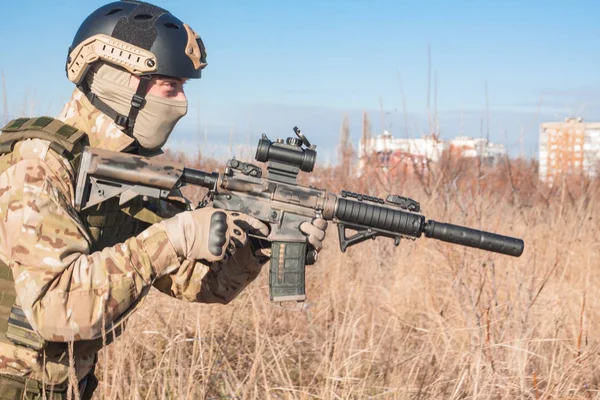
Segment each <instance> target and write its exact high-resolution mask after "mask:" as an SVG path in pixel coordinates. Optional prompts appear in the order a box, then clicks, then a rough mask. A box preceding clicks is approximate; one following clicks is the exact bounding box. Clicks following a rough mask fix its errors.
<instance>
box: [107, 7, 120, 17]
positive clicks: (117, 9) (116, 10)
mask: <svg viewBox="0 0 600 400" xmlns="http://www.w3.org/2000/svg"><path fill="white" fill-rule="evenodd" d="M119 11H123V9H122V8H115V9H112V10H110V11H109V12H107V13H106V16H107V17H108V16H109V15H113V14H116V13H118V12H119Z"/></svg>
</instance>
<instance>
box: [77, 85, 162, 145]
mask: <svg viewBox="0 0 600 400" xmlns="http://www.w3.org/2000/svg"><path fill="white" fill-rule="evenodd" d="M139 78H140V82H139V84H138V87H137V90H136V91H135V94H134V95H133V97H132V98H131V108H130V109H129V115H127V116H125V115H123V114H119V113H118V112H116V111H115V110H114V109H113V108H112V107H110V106H109V105H108V104H106V103H105V102H103V101H102V100H100V99H99V98H98V96H96V94H94V93H93V92H92V90H91V89H90V86H89V85H88V83H87V81H86V80H85V79H84V80H83V81H82V82H81V83H80V84H79V85H78V86H77V88H78V89H79V90H81V92H82V93H83V94H84V95H85V97H86V98H87V99H88V100H89V102H90V103H92V105H93V106H94V107H96V108H97V109H98V110H100V111H101V112H102V113H103V114H106V115H107V116H108V117H109V118H111V119H112V120H113V121H114V122H115V124H117V125H119V126H122V127H123V128H125V133H127V134H128V135H129V136H131V137H133V128H134V126H135V120H136V118H137V116H138V114H139V113H140V110H141V109H142V108H144V104H146V93H147V91H148V86H149V85H150V80H151V79H152V75H141V76H140V77H139Z"/></svg>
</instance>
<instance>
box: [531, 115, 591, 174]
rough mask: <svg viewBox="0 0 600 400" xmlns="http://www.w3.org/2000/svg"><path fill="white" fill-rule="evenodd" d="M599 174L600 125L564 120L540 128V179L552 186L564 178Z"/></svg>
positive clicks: (545, 124)
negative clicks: (566, 176)
mask: <svg viewBox="0 0 600 400" xmlns="http://www.w3.org/2000/svg"><path fill="white" fill-rule="evenodd" d="M599 173H600V122H585V121H584V120H583V119H582V118H567V119H565V121H564V122H544V123H542V124H541V125H540V151H539V178H540V180H541V181H543V182H547V183H549V184H552V183H553V182H556V181H557V180H558V179H561V178H562V177H564V176H565V175H580V176H588V177H595V176H598V175H599Z"/></svg>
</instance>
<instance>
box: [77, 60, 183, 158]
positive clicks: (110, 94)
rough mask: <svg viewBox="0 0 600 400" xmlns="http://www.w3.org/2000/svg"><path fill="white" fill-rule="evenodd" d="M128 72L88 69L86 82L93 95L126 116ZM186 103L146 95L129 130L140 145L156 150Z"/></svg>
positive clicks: (129, 92) (129, 90)
mask: <svg viewBox="0 0 600 400" xmlns="http://www.w3.org/2000/svg"><path fill="white" fill-rule="evenodd" d="M130 77H131V75H130V74H129V72H126V71H123V70H121V69H118V68H115V67H113V66H111V65H108V64H99V65H98V66H94V67H92V69H91V70H90V73H88V77H87V82H88V85H89V86H90V89H91V90H92V92H93V93H95V94H96V96H98V98H99V99H100V100H102V101H103V102H105V103H106V104H107V105H108V106H110V107H111V108H112V109H113V110H115V111H116V112H118V113H119V114H123V115H125V116H127V115H128V114H129V109H130V107H131V98H132V97H133V95H134V94H135V90H134V89H132V88H130V87H129V79H130ZM187 106H188V104H187V101H181V100H172V99H165V98H162V97H158V96H152V95H146V103H145V104H144V107H143V108H142V109H141V110H140V112H139V114H138V116H137V118H136V120H135V125H134V127H133V137H134V138H135V139H136V140H137V141H138V142H139V144H140V146H142V147H143V148H144V149H146V150H149V151H156V150H158V149H160V148H161V147H162V146H164V144H165V143H166V141H167V139H168V138H169V135H170V134H171V132H172V131H173V128H175V124H177V122H178V121H179V120H180V119H181V117H183V116H184V115H185V114H186V113H187Z"/></svg>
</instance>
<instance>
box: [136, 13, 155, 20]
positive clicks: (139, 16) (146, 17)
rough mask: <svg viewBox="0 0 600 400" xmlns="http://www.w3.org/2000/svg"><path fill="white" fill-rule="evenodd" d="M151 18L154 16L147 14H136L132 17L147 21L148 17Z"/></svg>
mask: <svg viewBox="0 0 600 400" xmlns="http://www.w3.org/2000/svg"><path fill="white" fill-rule="evenodd" d="M152 18H154V17H153V16H152V15H149V14H138V15H136V16H134V17H133V19H135V20H136V21H148V20H149V19H152Z"/></svg>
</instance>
